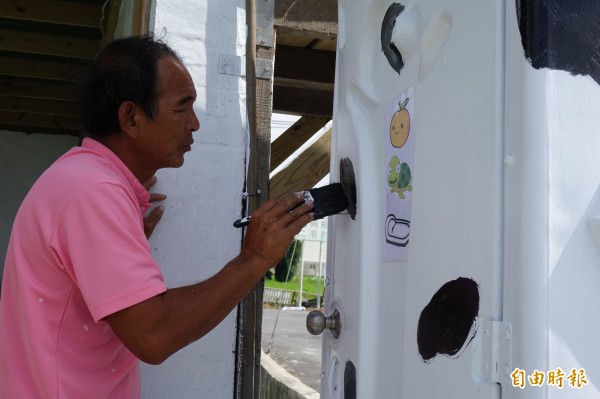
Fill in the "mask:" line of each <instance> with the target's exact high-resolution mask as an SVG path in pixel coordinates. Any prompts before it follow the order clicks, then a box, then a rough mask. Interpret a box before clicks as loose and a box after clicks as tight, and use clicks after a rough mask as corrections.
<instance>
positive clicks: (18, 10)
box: [0, 0, 102, 28]
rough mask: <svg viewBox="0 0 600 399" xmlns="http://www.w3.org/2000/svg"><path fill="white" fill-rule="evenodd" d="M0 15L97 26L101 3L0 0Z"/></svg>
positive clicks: (70, 24) (100, 13)
mask: <svg viewBox="0 0 600 399" xmlns="http://www.w3.org/2000/svg"><path fill="white" fill-rule="evenodd" d="M0 17H4V18H10V19H16V20H20V21H34V22H45V23H52V24H62V25H69V26H79V27H85V28H99V27H100V18H101V17H102V5H101V4H93V3H88V2H74V1H60V0H2V1H0Z"/></svg>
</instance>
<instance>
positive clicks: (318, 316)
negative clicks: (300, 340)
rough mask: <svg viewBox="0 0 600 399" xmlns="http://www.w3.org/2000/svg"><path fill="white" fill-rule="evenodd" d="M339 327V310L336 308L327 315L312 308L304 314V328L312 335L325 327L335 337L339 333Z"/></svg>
mask: <svg viewBox="0 0 600 399" xmlns="http://www.w3.org/2000/svg"><path fill="white" fill-rule="evenodd" d="M341 328H342V323H341V320H340V312H338V310H337V309H335V310H334V311H333V313H332V314H331V316H329V317H325V315H324V314H323V312H321V311H320V310H313V311H312V312H310V313H309V314H308V316H306V329H307V330H308V332H309V333H311V334H312V335H319V334H321V333H322V332H323V331H324V330H325V329H328V330H329V331H331V333H332V334H333V336H334V337H335V338H337V337H339V335H340V330H341Z"/></svg>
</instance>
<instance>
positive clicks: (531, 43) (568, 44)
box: [516, 0, 600, 84]
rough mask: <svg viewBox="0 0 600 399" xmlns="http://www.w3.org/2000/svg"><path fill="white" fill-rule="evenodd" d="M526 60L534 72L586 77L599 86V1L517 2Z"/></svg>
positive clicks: (554, 0) (521, 0)
mask: <svg viewBox="0 0 600 399" xmlns="http://www.w3.org/2000/svg"><path fill="white" fill-rule="evenodd" d="M516 9H517V18H518V22H519V31H520V33H521V42H522V44H523V50H524V51H525V57H526V58H527V59H528V60H529V62H530V63H531V65H532V66H533V67H534V68H535V69H541V68H550V69H557V70H562V71H565V72H569V73H570V74H571V75H588V76H590V77H591V78H592V79H594V80H595V81H596V83H599V84H600V1H597V0H591V1H589V0H571V1H565V0H516Z"/></svg>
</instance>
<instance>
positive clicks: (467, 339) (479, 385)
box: [321, 0, 505, 399]
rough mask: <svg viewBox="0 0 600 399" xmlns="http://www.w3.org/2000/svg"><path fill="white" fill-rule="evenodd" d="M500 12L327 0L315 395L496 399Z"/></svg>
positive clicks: (491, 5) (496, 6)
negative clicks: (322, 279) (331, 64)
mask: <svg viewBox="0 0 600 399" xmlns="http://www.w3.org/2000/svg"><path fill="white" fill-rule="evenodd" d="M504 7H505V5H504V3H503V2H489V1H473V0H423V1H402V3H401V4H400V3H393V2H392V1H388V0H386V1H382V0H340V1H339V34H338V53H337V57H338V59H337V74H336V93H335V105H334V133H333V141H332V160H333V161H332V168H331V172H332V173H331V181H339V180H345V184H346V186H347V188H348V187H350V188H349V190H350V191H352V187H351V186H352V184H351V180H352V178H351V175H352V172H353V174H354V181H355V188H356V209H357V210H356V215H355V220H353V219H352V218H351V217H350V216H348V215H336V216H334V217H332V218H330V221H329V226H330V236H329V243H330V244H329V245H328V257H329V259H328V262H327V265H328V270H327V276H328V285H327V288H326V302H325V303H326V307H325V310H324V313H325V316H331V315H332V314H333V313H334V311H335V310H337V311H338V312H339V313H340V317H341V322H340V324H341V329H340V333H339V336H338V337H337V338H336V337H335V336H334V334H333V333H332V332H330V331H325V332H324V333H323V380H322V386H321V397H322V398H331V399H337V398H343V399H351V398H363V399H375V398H377V399H387V398H410V399H416V398H426V399H433V398H473V399H475V398H476V399H481V398H483V399H485V398H497V397H499V396H500V388H499V386H498V384H496V383H494V382H492V381H493V380H498V379H501V378H503V377H502V376H500V377H498V376H497V375H492V374H493V373H495V367H492V366H491V363H490V362H492V361H493V360H494V359H492V358H491V357H490V358H488V357H487V355H488V352H489V350H490V348H489V347H488V346H491V343H490V342H491V341H490V340H489V339H487V340H486V339H485V338H486V336H488V335H487V334H492V335H493V334H495V333H497V332H498V331H497V327H498V328H502V326H497V325H496V324H495V323H493V321H499V320H500V318H501V303H502V296H501V293H502V284H501V282H502V245H503V244H502V234H501V233H502V209H503V208H502V198H503V191H502V184H503V150H502V149H503V118H504V111H503V109H504V98H503V87H504V81H503V79H504V73H503V71H504V56H503V51H504V50H503V49H504V26H505V21H504V18H505V10H504ZM392 42H393V43H394V44H391V43H392ZM341 164H343V166H340V165H341ZM349 165H351V167H350V166H349ZM350 169H352V171H351V170H350ZM349 176H350V177H349ZM349 181H350V183H349ZM473 337H475V338H474V339H473ZM492 368H494V372H492V370H491V369H492Z"/></svg>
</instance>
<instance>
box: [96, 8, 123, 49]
mask: <svg viewBox="0 0 600 399" xmlns="http://www.w3.org/2000/svg"><path fill="white" fill-rule="evenodd" d="M120 11H121V0H108V1H107V2H106V3H105V4H104V8H103V13H102V14H103V16H102V22H101V24H102V32H103V33H104V34H103V36H102V47H104V46H106V45H107V44H108V43H109V42H111V41H112V40H113V39H114V37H115V30H116V29H117V24H118V22H119V13H120Z"/></svg>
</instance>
